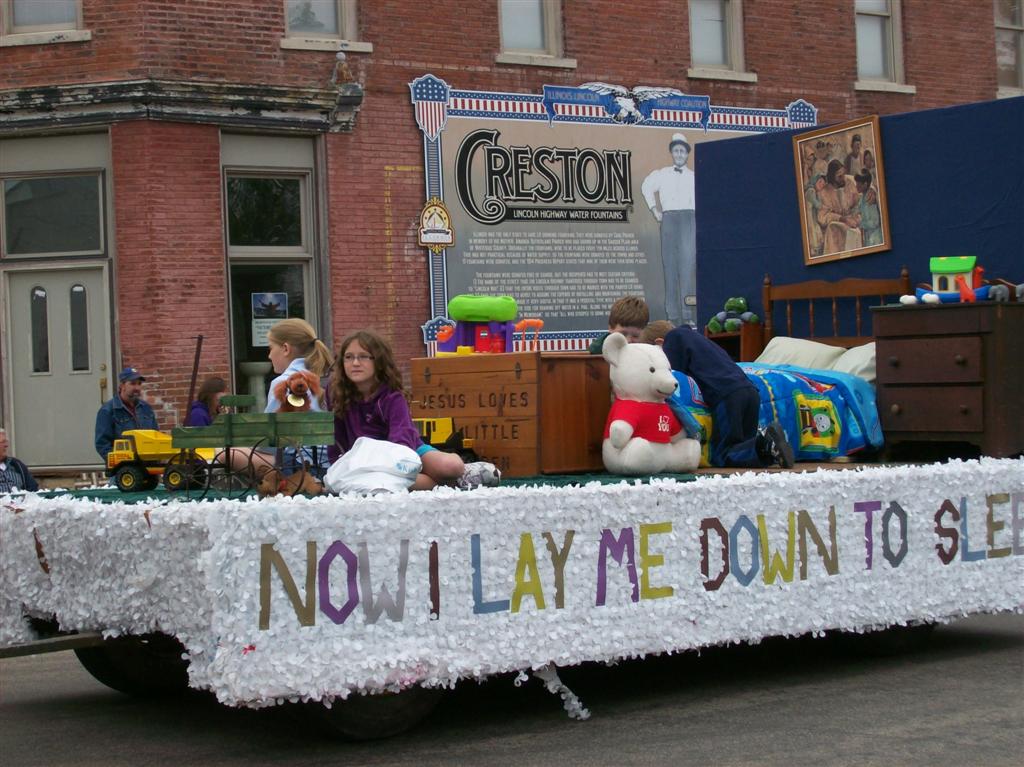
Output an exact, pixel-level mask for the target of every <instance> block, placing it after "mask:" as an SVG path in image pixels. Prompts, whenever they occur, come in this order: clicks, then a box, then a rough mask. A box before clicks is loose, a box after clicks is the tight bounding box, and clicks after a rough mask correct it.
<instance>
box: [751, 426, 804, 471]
mask: <svg viewBox="0 0 1024 767" xmlns="http://www.w3.org/2000/svg"><path fill="white" fill-rule="evenodd" d="M757 452H758V455H760V456H761V460H763V461H764V462H765V465H766V466H781V467H782V468H784V469H792V468H793V464H794V462H795V461H794V454H793V446H792V445H791V444H789V440H788V439H786V430H785V429H783V428H782V424H781V423H779V422H778V421H772V422H771V423H770V424H768V425H767V426H766V427H765V429H764V431H762V432H761V433H760V434H758V435H757Z"/></svg>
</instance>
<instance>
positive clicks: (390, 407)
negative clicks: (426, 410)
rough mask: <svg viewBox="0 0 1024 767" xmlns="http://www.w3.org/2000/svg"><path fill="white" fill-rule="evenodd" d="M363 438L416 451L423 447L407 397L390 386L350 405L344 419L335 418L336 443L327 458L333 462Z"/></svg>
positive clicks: (329, 450) (328, 451)
mask: <svg viewBox="0 0 1024 767" xmlns="http://www.w3.org/2000/svg"><path fill="white" fill-rule="evenodd" d="M360 437H372V438H373V439H385V440H387V441H388V442H395V443H397V444H399V445H405V446H406V447H408V448H412V449H413V450H416V449H417V448H418V447H419V446H420V445H422V444H423V440H422V439H420V433H419V432H418V431H417V430H416V427H415V426H414V425H413V422H412V415H411V414H410V413H409V404H408V403H407V402H406V401H405V397H404V396H403V395H402V393H401V392H397V391H395V390H394V389H392V388H391V387H390V386H387V385H386V384H381V386H380V388H379V389H377V391H376V392H374V394H373V396H372V397H370V399H369V400H365V401H364V400H357V401H354V402H350V403H349V406H348V411H347V412H346V413H345V416H344V418H339V417H338V416H337V415H335V416H334V441H335V444H334V445H333V446H331V447H329V448H328V449H327V457H328V458H329V459H330V460H331V462H332V463H333V462H334V461H336V460H337V459H338V457H339V456H340V455H341V454H342V453H345V452H347V451H348V450H350V449H351V448H352V445H353V444H355V441H356V440H357V439H359V438H360Z"/></svg>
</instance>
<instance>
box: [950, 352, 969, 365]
mask: <svg viewBox="0 0 1024 767" xmlns="http://www.w3.org/2000/svg"><path fill="white" fill-rule="evenodd" d="M953 362H955V363H956V364H957V365H966V364H967V358H966V357H965V356H964V355H962V354H958V355H956V356H955V357H954V358H953Z"/></svg>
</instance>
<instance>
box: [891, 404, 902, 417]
mask: <svg viewBox="0 0 1024 767" xmlns="http://www.w3.org/2000/svg"><path fill="white" fill-rule="evenodd" d="M902 410H903V408H901V407H900V406H899V405H892V406H890V407H889V412H890V413H892V414H893V415H899V414H900V412H902Z"/></svg>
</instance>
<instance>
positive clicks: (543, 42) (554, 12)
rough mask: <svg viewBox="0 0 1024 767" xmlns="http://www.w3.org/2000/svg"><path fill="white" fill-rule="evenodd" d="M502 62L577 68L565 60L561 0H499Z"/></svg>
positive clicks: (573, 60)
mask: <svg viewBox="0 0 1024 767" xmlns="http://www.w3.org/2000/svg"><path fill="white" fill-rule="evenodd" d="M498 23H499V26H500V30H501V53H500V54H499V55H498V56H497V61H498V63H500V64H537V65H546V66H556V67H570V68H571V67H575V66H576V60H575V59H565V58H563V57H562V55H563V52H564V51H563V44H562V3H561V0H498Z"/></svg>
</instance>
